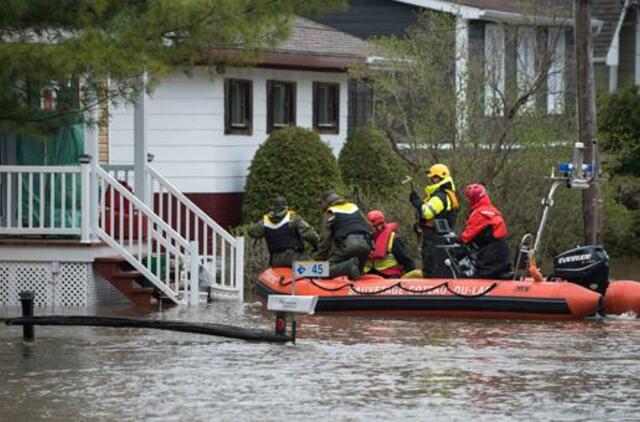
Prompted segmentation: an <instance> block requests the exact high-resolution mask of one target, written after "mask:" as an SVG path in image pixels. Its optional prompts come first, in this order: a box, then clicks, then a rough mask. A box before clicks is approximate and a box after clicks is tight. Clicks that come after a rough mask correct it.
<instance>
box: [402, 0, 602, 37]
mask: <svg viewBox="0 0 640 422" xmlns="http://www.w3.org/2000/svg"><path fill="white" fill-rule="evenodd" d="M396 1H397V2H399V3H404V4H409V5H411V6H417V7H422V8H425V9H430V10H435V11H438V12H445V13H451V14H452V15H456V16H459V17H461V18H463V19H470V20H479V19H482V20H488V21H494V22H512V23H526V22H529V23H534V22H535V23H536V24H538V25H551V26H573V25H574V22H573V18H572V17H567V18H559V17H546V16H535V17H534V18H533V19H532V17H530V16H527V15H525V14H522V13H514V12H504V11H501V10H493V9H481V8H478V7H473V6H464V5H459V4H456V3H454V2H451V1H443V0H396ZM603 23H604V22H603V21H601V20H598V19H592V20H591V24H592V25H593V26H594V27H595V29H596V32H600V29H601V28H602V25H603Z"/></svg>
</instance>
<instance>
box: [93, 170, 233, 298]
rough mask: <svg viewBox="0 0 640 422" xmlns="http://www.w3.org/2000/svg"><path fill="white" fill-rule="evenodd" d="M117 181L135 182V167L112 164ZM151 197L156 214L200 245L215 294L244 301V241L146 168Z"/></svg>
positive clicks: (164, 179)
mask: <svg viewBox="0 0 640 422" xmlns="http://www.w3.org/2000/svg"><path fill="white" fill-rule="evenodd" d="M104 169H105V170H107V171H108V172H109V174H111V175H112V176H113V177H114V179H117V180H119V181H126V182H127V184H128V185H129V186H131V187H133V186H134V182H135V176H136V175H135V171H134V166H133V165H132V164H110V165H106V166H104ZM145 177H146V179H147V180H146V181H147V198H146V200H145V202H146V203H147V204H148V205H149V206H150V208H151V209H152V210H153V212H154V213H155V214H156V215H158V216H159V217H160V219H162V221H164V222H166V223H167V224H168V225H169V226H170V227H171V228H173V229H174V230H175V231H177V232H178V233H179V234H180V235H181V236H182V237H183V238H185V239H186V240H187V241H190V242H194V241H195V242H198V244H199V252H200V262H201V265H202V269H204V271H205V272H206V273H207V276H208V278H209V281H211V283H212V293H213V294H214V295H218V296H222V297H225V296H234V297H237V298H238V299H239V300H240V301H242V300H243V299H244V297H243V296H244V238H242V237H233V236H232V235H231V234H230V233H229V232H227V231H226V230H225V229H224V228H222V227H221V226H220V225H219V224H218V223H216V222H215V221H214V220H213V219H212V218H211V217H210V216H209V215H207V214H206V213H205V212H204V211H202V209H200V207H198V206H197V205H196V204H194V203H193V202H192V201H191V200H190V199H189V198H187V197H186V195H184V194H183V193H182V192H180V190H178V188H176V187H175V186H174V185H173V184H172V183H171V182H169V181H168V180H167V179H166V178H164V177H163V176H162V175H161V174H160V173H159V172H158V171H157V170H155V169H154V168H153V167H152V166H151V165H149V164H147V166H146V175H145Z"/></svg>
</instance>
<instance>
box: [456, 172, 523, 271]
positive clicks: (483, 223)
mask: <svg viewBox="0 0 640 422" xmlns="http://www.w3.org/2000/svg"><path fill="white" fill-rule="evenodd" d="M464 196H465V198H466V199H467V202H468V203H469V217H468V218H467V221H466V223H465V227H464V231H463V232H462V233H460V236H459V238H460V241H461V242H462V243H465V244H471V245H473V246H474V247H475V248H476V249H477V256H476V270H475V274H474V276H475V277H478V278H510V277H508V274H509V273H510V272H511V262H510V260H509V256H510V255H509V244H508V243H507V240H506V239H507V234H508V231H507V225H506V223H505V222H504V219H503V218H502V213H501V212H500V211H499V210H498V209H497V208H496V207H494V206H493V204H492V203H491V198H490V197H489V194H488V193H487V190H486V189H485V187H484V186H482V185H481V184H478V183H475V184H472V185H469V186H467V187H466V188H465V189H464Z"/></svg>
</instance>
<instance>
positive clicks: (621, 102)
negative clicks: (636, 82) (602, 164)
mask: <svg viewBox="0 0 640 422" xmlns="http://www.w3.org/2000/svg"><path fill="white" fill-rule="evenodd" d="M598 130H599V132H600V139H601V142H602V145H603V149H604V151H606V152H607V153H608V154H609V157H611V158H612V160H611V161H612V162H611V163H610V168H611V170H612V171H613V172H614V173H617V174H627V175H634V176H640V91H639V89H638V87H634V86H632V87H628V88H626V89H623V90H620V91H618V92H616V93H613V94H609V93H604V94H602V95H601V96H600V97H599V98H598Z"/></svg>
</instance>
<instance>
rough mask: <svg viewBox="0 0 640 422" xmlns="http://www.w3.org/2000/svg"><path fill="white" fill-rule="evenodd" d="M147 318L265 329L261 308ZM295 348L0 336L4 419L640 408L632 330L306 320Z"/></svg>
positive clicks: (170, 336) (342, 416) (532, 413)
mask: <svg viewBox="0 0 640 422" xmlns="http://www.w3.org/2000/svg"><path fill="white" fill-rule="evenodd" d="M149 317H151V318H170V319H183V320H194V321H207V322H220V321H224V322H227V323H230V324H237V325H245V326H262V327H265V328H269V327H270V326H271V321H270V319H268V318H269V316H268V315H267V314H266V313H265V312H264V310H263V307H262V305H261V304H259V303H255V302H253V303H248V304H244V305H239V304H236V303H216V304H211V305H208V306H203V307H200V308H197V309H194V308H180V309H178V308H174V309H172V310H170V311H167V312H165V313H163V314H151V315H149ZM299 336H300V339H299V341H298V343H297V344H296V345H295V346H293V345H285V346H282V345H270V344H254V343H244V342H240V341H235V340H229V339H221V338H214V337H205V336H198V335H190V334H184V333H171V332H164V331H149V330H136V329H114V328H88V327H82V328H68V327H37V328H36V342H35V343H34V344H33V345H24V344H23V343H22V341H21V331H20V329H19V328H9V327H1V328H0V371H1V373H2V374H3V382H2V383H1V386H0V403H2V407H3V408H2V413H0V419H2V420H12V421H13V420H37V419H43V418H49V419H52V420H84V419H92V420H114V419H118V420H139V419H159V420H185V419H192V420H220V419H222V420H235V419H240V420H256V419H260V420H279V419H304V420H309V419H311V420H325V419H329V418H330V419H335V420H354V419H356V420H365V419H374V420H379V419H386V420H398V419H421V420H423V419H425V418H429V417H436V418H439V419H447V420H451V419H453V420H463V419H464V420H466V419H468V418H472V417H473V418H481V419H492V420H493V419H504V420H507V419H515V418H527V419H544V420H548V419H561V420H574V419H605V418H606V419H616V420H625V419H627V420H632V419H634V418H635V417H636V416H637V408H638V405H640V396H639V395H638V394H637V391H638V390H639V389H640V353H639V352H640V321H637V320H599V321H581V322H568V323H539V322H510V321H472V320H458V321H447V320H415V319H380V318H365V317H344V316H338V315H317V316H309V317H303V318H300V331H299Z"/></svg>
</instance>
